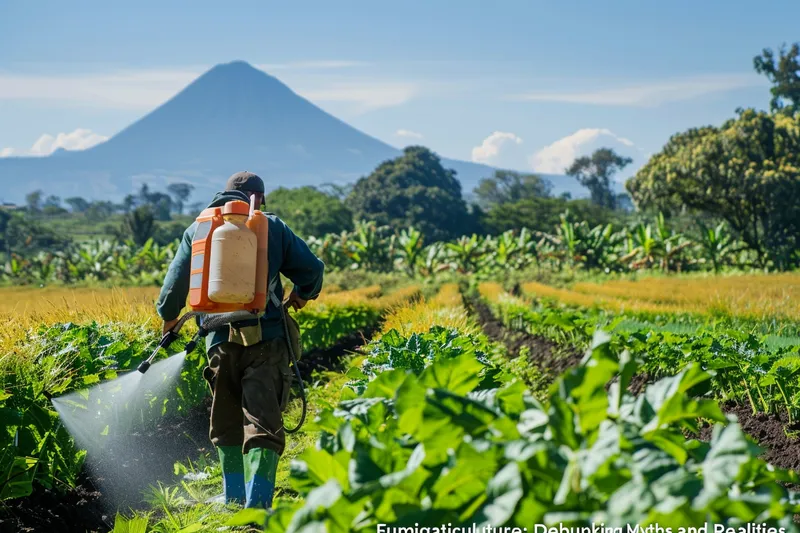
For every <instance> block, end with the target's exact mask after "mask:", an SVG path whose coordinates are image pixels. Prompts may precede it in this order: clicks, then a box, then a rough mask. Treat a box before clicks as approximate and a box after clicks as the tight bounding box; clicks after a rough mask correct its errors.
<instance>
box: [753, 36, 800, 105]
mask: <svg viewBox="0 0 800 533" xmlns="http://www.w3.org/2000/svg"><path fill="white" fill-rule="evenodd" d="M753 67H754V68H755V70H756V72H758V73H759V74H763V75H764V76H766V77H767V79H769V81H770V82H772V88H771V89H770V92H771V93H772V100H771V101H770V107H771V108H772V110H773V111H780V110H783V111H787V112H789V113H791V112H792V111H794V110H797V109H800V43H794V44H793V45H792V46H791V48H789V50H787V49H786V45H783V46H781V48H780V50H779V51H778V57H777V58H776V57H775V53H774V52H773V51H772V50H770V49H769V48H765V49H764V51H763V52H762V53H761V55H759V56H756V57H755V58H753ZM787 102H789V103H788V104H787Z"/></svg>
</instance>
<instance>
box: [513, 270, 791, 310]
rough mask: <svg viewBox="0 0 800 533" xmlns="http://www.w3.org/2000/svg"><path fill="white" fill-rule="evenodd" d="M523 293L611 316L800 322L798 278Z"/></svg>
mask: <svg viewBox="0 0 800 533" xmlns="http://www.w3.org/2000/svg"><path fill="white" fill-rule="evenodd" d="M522 290H523V292H525V294H527V295H529V296H535V297H540V298H556V299H558V300H560V301H562V302H564V303H567V304H571V305H578V306H582V307H593V306H596V307H601V308H604V309H609V310H612V311H620V312H622V311H634V312H636V311H638V312H667V313H696V314H714V315H726V316H731V317H740V318H748V319H755V320H766V319H773V318H774V319H778V320H798V319H800V274H795V273H787V274H769V275H766V274H765V275H746V276H718V277H705V278H699V277H692V278H689V277H676V278H658V277H653V278H645V279H641V280H637V281H626V280H617V281H609V282H605V283H576V284H575V285H573V286H572V287H571V288H569V289H557V288H553V287H549V286H547V285H542V284H540V283H526V284H524V285H523V287H522Z"/></svg>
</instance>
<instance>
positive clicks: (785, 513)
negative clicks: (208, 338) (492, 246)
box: [266, 329, 798, 532]
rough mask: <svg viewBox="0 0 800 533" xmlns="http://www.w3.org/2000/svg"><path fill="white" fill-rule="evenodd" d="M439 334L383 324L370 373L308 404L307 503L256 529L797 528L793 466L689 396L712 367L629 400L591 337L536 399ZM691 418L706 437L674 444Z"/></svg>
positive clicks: (623, 373)
mask: <svg viewBox="0 0 800 533" xmlns="http://www.w3.org/2000/svg"><path fill="white" fill-rule="evenodd" d="M442 336H445V337H451V338H458V337H459V335H458V333H457V332H444V331H441V330H439V329H433V330H431V332H430V333H429V334H425V335H422V336H419V335H417V336H412V337H410V338H408V339H402V338H399V337H398V336H397V335H396V334H393V333H391V332H390V333H389V334H387V335H386V336H384V338H383V339H382V340H381V341H380V342H379V343H378V344H376V345H375V346H373V350H372V352H371V355H370V358H371V359H373V360H376V361H380V362H382V364H381V365H380V366H378V367H377V368H379V369H380V370H381V372H380V373H376V374H374V376H373V379H371V380H368V381H367V382H365V383H364V384H363V385H362V386H361V387H360V388H359V392H360V394H357V395H356V394H352V395H350V396H349V397H343V401H341V402H340V404H339V405H338V406H337V407H336V408H331V409H326V410H324V411H323V412H322V413H321V414H320V415H319V416H318V418H317V420H316V421H315V424H316V427H318V429H319V430H320V431H321V432H322V436H321V437H320V440H319V443H318V446H317V448H315V449H307V450H306V451H305V452H304V453H303V454H302V456H301V457H300V460H298V461H296V462H295V463H293V470H292V473H293V476H292V481H293V484H294V486H295V487H296V489H297V490H298V491H299V492H301V494H303V495H304V496H305V501H304V503H303V504H302V506H300V507H299V508H297V509H296V510H295V507H294V506H292V507H290V508H289V510H280V509H279V510H278V512H277V513H276V514H275V515H273V516H272V517H269V518H268V520H267V526H266V531H273V530H277V528H278V527H280V528H283V529H284V530H285V531H289V532H291V531H300V530H303V529H304V528H317V529H325V530H326V531H374V529H375V527H376V525H377V524H379V523H382V524H389V525H393V526H407V525H414V524H415V523H418V524H422V525H427V524H441V523H451V524H453V525H456V524H459V525H465V524H473V523H475V524H478V527H479V528H480V527H482V526H485V525H491V526H493V527H498V526H517V527H522V526H524V525H525V524H531V523H543V524H547V525H557V524H559V523H560V524H563V525H571V526H588V525H590V523H591V522H594V523H600V522H603V523H604V524H606V526H617V527H624V526H625V524H630V523H636V524H640V525H642V526H643V527H644V526H646V525H648V524H653V523H658V524H660V525H661V526H662V527H663V526H665V524H669V525H673V526H677V525H686V524H688V523H698V521H700V522H702V521H703V520H709V519H710V520H712V521H714V522H716V523H724V524H726V525H728V526H734V525H741V524H745V523H747V522H750V521H753V520H756V519H758V521H763V522H766V523H769V524H771V525H781V526H783V527H786V528H787V529H792V528H794V526H793V524H792V513H794V512H796V511H797V509H798V507H797V504H796V503H795V499H794V497H793V495H792V494H790V493H788V492H787V491H786V489H784V488H782V487H781V486H780V485H779V484H778V483H776V481H790V480H793V479H795V478H796V476H795V475H794V474H792V473H790V472H784V471H780V470H777V469H773V468H771V467H769V466H768V465H766V464H765V463H764V462H763V461H761V460H759V459H758V458H757V454H758V449H757V448H756V447H755V446H754V445H753V444H752V443H750V442H749V441H748V440H747V439H746V437H745V435H744V434H743V432H742V430H741V428H740V427H739V426H738V424H736V423H735V422H731V421H726V419H725V417H724V416H723V414H722V412H721V411H720V410H719V408H718V407H717V406H716V404H714V403H713V402H712V401H709V400H704V399H696V397H697V395H700V394H702V393H703V392H704V391H705V390H707V389H708V384H709V379H710V377H711V375H710V374H708V373H706V372H703V371H702V370H700V369H699V368H697V367H696V366H689V367H687V368H685V369H684V370H683V371H681V372H680V373H678V374H677V375H675V376H673V377H669V378H665V379H664V380H662V381H660V382H658V383H656V384H655V385H654V386H652V387H651V388H649V389H648V390H647V392H646V393H645V394H643V395H642V396H639V397H638V398H636V397H633V396H630V395H629V394H627V393H626V392H624V391H625V388H626V383H627V380H628V379H630V376H631V375H633V373H634V372H635V370H636V364H635V362H634V361H633V360H632V359H631V358H630V357H629V356H628V355H627V353H623V354H622V355H621V356H620V357H619V358H617V356H616V355H615V352H614V351H613V350H612V348H611V346H610V344H609V343H608V340H607V338H605V337H603V336H599V337H597V339H596V342H595V343H594V344H593V347H592V350H591V356H589V357H588V358H587V359H585V361H584V363H583V364H581V365H580V366H579V367H578V368H576V369H574V370H572V371H570V372H568V373H566V374H565V375H564V376H562V377H561V378H560V379H559V380H558V382H557V383H556V384H555V385H554V386H553V387H552V389H551V391H550V393H549V396H548V398H547V402H545V403H540V402H538V401H537V400H535V399H534V398H533V397H531V396H530V395H529V394H528V393H527V392H526V391H525V390H524V387H523V386H522V385H521V384H520V383H519V382H516V381H505V380H504V381H500V382H497V381H495V380H493V379H485V378H486V376H487V375H491V367H489V366H487V365H486V364H485V363H483V362H481V361H480V360H479V359H476V358H475V356H474V353H470V352H469V351H467V352H464V351H463V350H462V349H461V348H462V347H463V345H464V342H466V341H464V340H462V341H461V342H460V343H459V344H458V345H453V344H452V343H449V344H448V343H445V344H444V345H442V343H441V341H442V340H446V338H442ZM434 339H436V341H437V342H430V343H429V342H426V341H429V340H430V341H433V340H434ZM434 345H436V346H440V348H437V349H436V350H435V352H431V347H432V346H434ZM393 362H396V363H397V367H394V366H393V364H392V363H393ZM420 362H424V364H423V365H420V364H419V363H420ZM365 376H366V374H365ZM615 376H619V379H618V380H617V381H616V382H612V383H611V385H610V388H609V389H608V391H606V384H608V383H609V382H611V381H612V379H613V378H614V377H615ZM698 418H704V419H706V420H711V421H715V422H717V423H718V424H717V426H716V427H715V429H714V435H713V437H712V439H711V441H710V442H708V443H706V442H700V441H694V440H689V441H686V442H684V437H683V434H682V433H681V432H682V431H683V430H686V429H688V430H696V425H695V424H696V422H695V421H696V420H697V419H698ZM725 422H728V423H727V425H723V423H725ZM756 494H759V495H760V496H759V498H758V499H756V498H754V496H755V495H756ZM667 495H669V497H667ZM743 502H747V504H746V505H745V504H743ZM290 512H293V516H292V515H291V514H290ZM289 517H290V518H289Z"/></svg>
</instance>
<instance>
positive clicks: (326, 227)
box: [264, 187, 353, 237]
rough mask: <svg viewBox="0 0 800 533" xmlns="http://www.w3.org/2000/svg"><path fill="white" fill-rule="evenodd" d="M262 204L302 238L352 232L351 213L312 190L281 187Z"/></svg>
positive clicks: (336, 202)
mask: <svg viewBox="0 0 800 533" xmlns="http://www.w3.org/2000/svg"><path fill="white" fill-rule="evenodd" d="M264 203H265V204H266V206H267V210H268V211H271V212H273V213H275V214H276V215H278V216H279V217H280V218H281V219H282V220H283V221H284V222H286V224H287V225H288V226H289V227H290V228H292V230H293V231H294V232H295V233H297V234H299V235H301V236H302V237H309V236H311V235H324V234H326V233H340V232H342V231H345V230H347V231H349V230H352V229H353V212H352V211H350V209H348V208H347V207H346V206H345V205H344V203H342V201H341V200H340V199H339V198H336V197H335V196H333V195H330V194H326V193H324V192H322V191H320V190H317V189H315V188H314V187H299V188H297V189H286V188H283V187H281V188H279V189H275V190H273V191H271V192H270V193H269V194H267V196H266V197H265V198H264Z"/></svg>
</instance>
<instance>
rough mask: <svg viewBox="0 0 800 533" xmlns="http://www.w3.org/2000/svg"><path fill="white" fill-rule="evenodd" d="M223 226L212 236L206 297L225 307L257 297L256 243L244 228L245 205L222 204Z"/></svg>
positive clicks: (238, 202)
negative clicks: (225, 305)
mask: <svg viewBox="0 0 800 533" xmlns="http://www.w3.org/2000/svg"><path fill="white" fill-rule="evenodd" d="M222 214H223V217H224V218H225V223H224V224H223V225H222V226H220V227H218V228H217V229H216V230H214V234H213V235H212V236H211V254H210V257H209V270H208V298H209V300H211V301H212V302H217V303H227V304H246V303H250V302H251V301H252V300H253V298H254V297H255V294H256V263H257V261H258V240H257V239H256V234H255V233H253V231H251V230H250V229H249V228H248V227H247V217H248V215H249V206H248V205H247V203H246V202H241V201H238V200H236V201H233V202H228V203H226V204H225V207H224V208H223V211H222Z"/></svg>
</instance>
